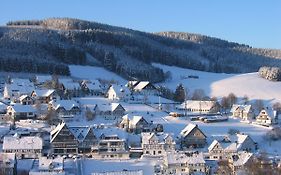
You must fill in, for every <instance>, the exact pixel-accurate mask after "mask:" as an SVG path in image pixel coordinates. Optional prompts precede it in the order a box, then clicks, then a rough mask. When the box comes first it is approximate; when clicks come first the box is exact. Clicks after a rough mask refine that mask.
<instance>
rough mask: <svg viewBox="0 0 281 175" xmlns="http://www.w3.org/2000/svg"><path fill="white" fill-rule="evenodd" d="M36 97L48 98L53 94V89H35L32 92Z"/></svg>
mask: <svg viewBox="0 0 281 175" xmlns="http://www.w3.org/2000/svg"><path fill="white" fill-rule="evenodd" d="M33 92H34V93H35V95H36V96H38V97H49V96H50V95H51V94H52V93H54V92H55V90H54V89H36V90H34V91H33Z"/></svg>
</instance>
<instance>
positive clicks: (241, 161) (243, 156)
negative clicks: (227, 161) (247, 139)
mask: <svg viewBox="0 0 281 175" xmlns="http://www.w3.org/2000/svg"><path fill="white" fill-rule="evenodd" d="M252 156H253V153H249V152H239V154H238V159H237V160H234V161H233V166H238V167H240V166H243V165H245V164H246V163H247V162H248V160H249V159H250V158H251V157H252Z"/></svg>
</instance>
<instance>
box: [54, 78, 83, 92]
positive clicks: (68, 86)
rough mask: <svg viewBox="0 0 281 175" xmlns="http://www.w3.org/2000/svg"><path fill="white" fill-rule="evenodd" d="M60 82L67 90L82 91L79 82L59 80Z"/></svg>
mask: <svg viewBox="0 0 281 175" xmlns="http://www.w3.org/2000/svg"><path fill="white" fill-rule="evenodd" d="M59 82H60V83H61V84H63V86H64V88H65V89H68V90H74V89H76V90H77V89H81V87H80V84H79V83H78V82H74V81H73V80H72V79H59Z"/></svg>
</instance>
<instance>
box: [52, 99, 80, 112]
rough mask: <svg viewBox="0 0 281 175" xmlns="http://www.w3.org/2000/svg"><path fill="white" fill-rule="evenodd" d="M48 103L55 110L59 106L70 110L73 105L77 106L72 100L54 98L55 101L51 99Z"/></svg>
mask: <svg viewBox="0 0 281 175" xmlns="http://www.w3.org/2000/svg"><path fill="white" fill-rule="evenodd" d="M50 103H51V104H52V105H53V108H54V109H55V110H57V109H58V108H60V107H62V108H64V109H65V110H67V111H69V110H71V109H72V108H73V107H78V108H79V105H78V103H77V102H76V101H74V100H56V101H51V102H50Z"/></svg>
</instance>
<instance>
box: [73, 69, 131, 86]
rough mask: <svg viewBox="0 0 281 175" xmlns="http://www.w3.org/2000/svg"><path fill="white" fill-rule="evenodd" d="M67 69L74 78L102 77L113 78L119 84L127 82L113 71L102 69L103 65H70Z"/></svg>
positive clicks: (91, 78) (90, 78)
mask: <svg viewBox="0 0 281 175" xmlns="http://www.w3.org/2000/svg"><path fill="white" fill-rule="evenodd" d="M69 69H70V74H71V76H73V77H76V78H83V79H89V80H93V79H104V80H108V81H111V80H115V81H118V83H120V84H126V83H127V80H125V79H124V78H122V77H120V76H119V75H117V74H115V73H113V72H110V71H108V70H106V69H104V68H103V67H95V66H78V65H70V66H69Z"/></svg>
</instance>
